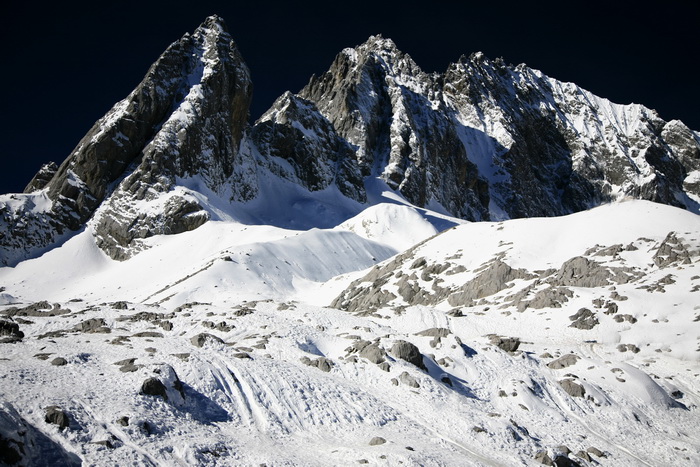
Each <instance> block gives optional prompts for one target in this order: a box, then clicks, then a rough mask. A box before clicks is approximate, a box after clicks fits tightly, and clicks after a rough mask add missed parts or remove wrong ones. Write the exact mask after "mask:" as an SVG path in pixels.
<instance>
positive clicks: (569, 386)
mask: <svg viewBox="0 0 700 467" xmlns="http://www.w3.org/2000/svg"><path fill="white" fill-rule="evenodd" d="M559 385H560V386H561V387H562V388H563V389H564V391H566V392H567V393H568V394H569V395H570V396H571V397H583V396H585V395H586V389H585V388H584V387H583V386H581V385H580V384H578V383H575V382H574V380H573V379H563V380H561V381H559Z"/></svg>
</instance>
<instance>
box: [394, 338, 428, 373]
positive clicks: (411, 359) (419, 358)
mask: <svg viewBox="0 0 700 467" xmlns="http://www.w3.org/2000/svg"><path fill="white" fill-rule="evenodd" d="M390 352H391V354H392V355H393V356H394V357H396V358H400V359H401V360H405V361H407V362H408V363H411V364H413V365H415V366H417V367H418V368H420V369H422V370H425V371H427V368H426V367H425V364H424V363H423V355H421V353H420V351H419V350H418V347H416V346H415V345H413V344H411V343H410V342H407V341H403V340H398V341H396V342H394V345H392V346H391V351H390Z"/></svg>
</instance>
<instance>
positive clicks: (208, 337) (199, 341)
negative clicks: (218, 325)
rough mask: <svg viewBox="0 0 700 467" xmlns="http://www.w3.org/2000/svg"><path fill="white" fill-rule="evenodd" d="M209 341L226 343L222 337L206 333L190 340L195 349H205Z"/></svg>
mask: <svg viewBox="0 0 700 467" xmlns="http://www.w3.org/2000/svg"><path fill="white" fill-rule="evenodd" d="M207 341H209V342H218V343H220V344H223V343H224V341H223V340H222V339H221V338H220V337H217V336H214V335H212V334H208V333H206V332H202V333H199V334H197V335H196V336H192V338H190V342H192V345H194V346H195V347H204V343H205V342H207Z"/></svg>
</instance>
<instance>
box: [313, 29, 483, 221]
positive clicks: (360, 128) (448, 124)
mask: <svg viewBox="0 0 700 467" xmlns="http://www.w3.org/2000/svg"><path fill="white" fill-rule="evenodd" d="M300 95H301V96H302V97H304V98H306V99H309V100H311V101H313V102H315V103H316V105H317V107H318V109H319V110H320V111H321V113H322V114H323V115H324V116H326V118H328V120H329V121H330V122H331V123H332V124H333V126H334V127H335V128H336V130H337V131H338V133H339V134H340V135H342V136H343V137H344V138H345V139H346V140H347V141H348V142H349V143H350V144H352V145H353V146H354V147H356V149H357V152H356V157H357V161H358V163H359V164H360V167H361V168H362V173H363V174H364V175H375V176H379V177H381V178H382V179H383V180H384V181H385V182H386V183H387V184H388V185H389V186H390V187H391V188H393V189H396V190H398V191H400V192H401V193H402V194H403V195H404V196H405V197H406V199H408V200H409V201H411V202H412V203H414V204H416V205H419V206H425V205H427V204H429V203H430V202H438V203H440V204H442V205H443V206H444V207H445V208H447V210H448V211H450V212H452V213H453V214H455V215H457V216H460V217H465V218H468V219H476V220H480V219H485V218H488V204H489V196H488V187H487V183H486V182H485V180H483V179H481V178H480V177H478V170H477V167H476V166H475V165H474V164H473V163H472V162H470V160H469V158H468V157H467V151H466V149H465V146H464V144H463V143H462V141H461V139H460V135H459V133H458V128H457V127H455V125H454V124H453V118H454V116H453V112H452V110H451V109H449V108H447V107H446V106H445V102H444V100H443V99H442V90H441V87H440V84H439V79H437V77H434V76H431V75H428V74H426V73H424V72H423V71H421V69H420V68H419V67H418V66H417V65H416V64H415V63H414V62H413V60H412V59H411V57H409V56H408V55H406V54H404V53H402V52H400V51H399V50H398V49H397V48H396V45H395V44H394V43H393V42H392V41H391V40H389V39H384V38H382V37H381V36H374V37H371V38H370V39H369V40H368V41H367V42H366V43H365V44H363V45H361V46H359V47H356V48H355V49H345V50H344V51H343V52H341V53H340V54H339V55H338V56H337V57H336V59H335V61H334V62H333V64H332V65H331V68H330V70H329V71H328V72H326V73H324V74H323V75H322V76H320V77H313V78H312V79H311V81H310V82H309V84H308V85H307V86H306V87H305V88H304V89H303V90H302V91H301V92H300ZM446 187H449V188H448V189H446Z"/></svg>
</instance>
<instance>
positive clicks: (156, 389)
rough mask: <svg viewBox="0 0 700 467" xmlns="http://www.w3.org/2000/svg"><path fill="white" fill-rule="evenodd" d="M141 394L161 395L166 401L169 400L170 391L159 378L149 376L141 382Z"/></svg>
mask: <svg viewBox="0 0 700 467" xmlns="http://www.w3.org/2000/svg"><path fill="white" fill-rule="evenodd" d="M140 394H145V395H147V396H160V397H162V398H163V400H164V401H166V402H167V401H168V393H167V391H166V390H165V385H164V384H163V383H162V382H161V380H159V379H158V378H148V379H147V380H146V381H144V382H143V384H141V391H140Z"/></svg>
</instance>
